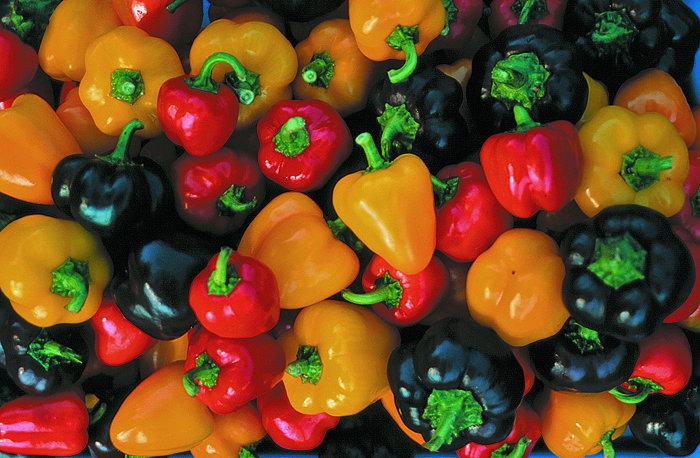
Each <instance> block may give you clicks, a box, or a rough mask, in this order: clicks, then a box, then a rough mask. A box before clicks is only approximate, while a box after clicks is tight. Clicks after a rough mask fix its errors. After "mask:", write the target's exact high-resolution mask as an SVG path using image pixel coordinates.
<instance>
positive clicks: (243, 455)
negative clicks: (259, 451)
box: [238, 447, 257, 458]
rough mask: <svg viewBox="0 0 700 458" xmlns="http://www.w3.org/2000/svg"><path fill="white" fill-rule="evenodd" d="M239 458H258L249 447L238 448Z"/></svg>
mask: <svg viewBox="0 0 700 458" xmlns="http://www.w3.org/2000/svg"><path fill="white" fill-rule="evenodd" d="M238 458H257V456H256V455H255V453H253V452H251V451H250V450H248V447H241V448H239V449H238Z"/></svg>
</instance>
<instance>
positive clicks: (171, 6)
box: [165, 0, 189, 14]
mask: <svg viewBox="0 0 700 458" xmlns="http://www.w3.org/2000/svg"><path fill="white" fill-rule="evenodd" d="M188 1H189V0H173V1H172V2H170V3H168V4H167V5H166V7H165V10H166V11H167V12H168V13H171V14H172V13H174V12H175V10H177V9H178V8H179V7H181V6H182V5H184V4H185V3H187V2H188Z"/></svg>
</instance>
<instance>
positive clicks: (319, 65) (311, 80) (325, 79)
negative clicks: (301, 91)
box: [301, 51, 335, 89]
mask: <svg viewBox="0 0 700 458" xmlns="http://www.w3.org/2000/svg"><path fill="white" fill-rule="evenodd" d="M333 75H335V61H334V60H333V59H332V58H331V56H330V54H328V52H327V51H323V52H315V53H314V54H313V56H311V60H310V61H309V63H308V64H306V65H304V67H303V68H302V69H301V79H303V80H304V81H305V82H306V83H308V84H310V85H311V86H317V87H322V88H324V89H328V86H329V85H330V84H331V78H333Z"/></svg>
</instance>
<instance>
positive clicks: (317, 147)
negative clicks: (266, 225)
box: [257, 100, 353, 192]
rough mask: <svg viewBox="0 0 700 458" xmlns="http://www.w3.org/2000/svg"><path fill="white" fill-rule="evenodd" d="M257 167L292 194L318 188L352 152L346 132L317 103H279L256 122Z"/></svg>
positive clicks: (339, 121)
mask: <svg viewBox="0 0 700 458" xmlns="http://www.w3.org/2000/svg"><path fill="white" fill-rule="evenodd" d="M257 130H258V139H259V140H260V149H259V151H258V165H259V166H260V169H261V170H262V173H263V175H265V176H266V177H267V178H268V179H270V180H271V181H274V182H275V183H277V184H279V185H280V186H283V187H284V188H286V189H289V190H292V191H300V192H306V191H313V190H315V189H318V188H320V187H322V186H323V185H324V184H326V182H327V181H328V179H329V178H330V177H331V175H333V173H335V171H336V170H337V169H338V167H340V165H341V164H342V163H343V161H345V160H346V159H347V158H348V157H349V156H350V152H351V151H352V145H353V140H352V136H351V134H350V129H349V128H348V126H347V125H346V124H345V121H344V120H343V118H342V117H341V116H340V114H339V113H338V112H337V111H335V109H333V107H332V106H331V105H329V104H328V103H326V102H323V101H321V100H282V101H279V102H277V103H275V104H274V105H273V106H272V107H270V109H269V110H268V111H267V112H266V113H265V115H264V116H263V117H262V119H260V121H258V126H257Z"/></svg>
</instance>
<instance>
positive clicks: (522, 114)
mask: <svg viewBox="0 0 700 458" xmlns="http://www.w3.org/2000/svg"><path fill="white" fill-rule="evenodd" d="M513 117H514V118H515V124H516V128H515V130H516V131H517V132H526V131H528V130H530V129H532V128H533V127H537V126H541V125H542V124H540V123H539V122H537V121H535V120H533V119H532V117H531V116H530V112H529V111H527V110H526V109H525V108H524V107H521V106H520V105H515V106H514V107H513Z"/></svg>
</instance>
